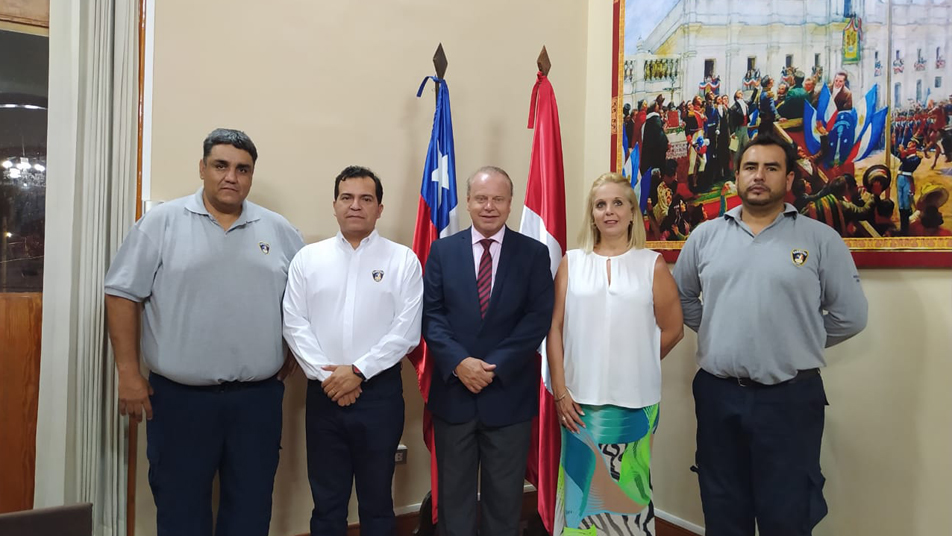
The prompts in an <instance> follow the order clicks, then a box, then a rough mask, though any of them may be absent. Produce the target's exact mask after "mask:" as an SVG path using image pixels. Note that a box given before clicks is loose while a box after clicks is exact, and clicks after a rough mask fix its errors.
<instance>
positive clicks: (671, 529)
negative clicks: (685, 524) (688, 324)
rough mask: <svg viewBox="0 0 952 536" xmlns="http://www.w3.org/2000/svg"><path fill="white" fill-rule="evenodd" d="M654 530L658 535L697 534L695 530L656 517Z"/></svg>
mask: <svg viewBox="0 0 952 536" xmlns="http://www.w3.org/2000/svg"><path fill="white" fill-rule="evenodd" d="M655 531H657V533H658V536H699V535H698V534H697V533H696V532H692V531H690V530H688V529H685V528H682V527H679V526H677V525H674V524H672V523H668V522H667V521H665V520H663V519H658V518H656V519H655Z"/></svg>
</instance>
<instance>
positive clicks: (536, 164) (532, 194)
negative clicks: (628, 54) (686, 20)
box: [519, 72, 565, 533]
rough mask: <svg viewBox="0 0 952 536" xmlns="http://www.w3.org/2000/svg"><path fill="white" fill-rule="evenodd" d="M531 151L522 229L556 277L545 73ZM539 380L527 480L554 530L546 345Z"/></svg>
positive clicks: (553, 424) (557, 180)
mask: <svg viewBox="0 0 952 536" xmlns="http://www.w3.org/2000/svg"><path fill="white" fill-rule="evenodd" d="M529 128H531V129H533V130H534V131H535V132H534V134H533V137H532V154H531V156H530V160H529V180H528V183H527V184H526V202H525V207H524V208H523V209H522V222H521V223H520V225H519V232H521V233H522V234H524V235H526V236H529V237H531V238H535V239H536V240H538V241H539V242H542V243H543V244H545V245H546V247H548V248H549V263H550V268H551V270H552V277H555V273H556V271H557V270H558V268H559V263H561V262H562V255H564V254H565V171H564V168H563V166H562V134H561V133H560V132H559V108H558V105H557V104H556V102H555V91H554V90H553V89H552V84H551V83H549V79H548V78H547V77H546V75H544V74H542V73H541V72H540V73H539V74H538V77H537V78H536V83H535V86H533V88H532V100H531V104H530V105H529ZM541 350H542V355H541V370H542V378H543V379H544V380H543V381H540V382H539V417H538V419H537V421H536V422H533V435H532V445H531V446H530V450H529V461H528V465H527V469H526V478H527V479H528V480H529V482H531V483H532V484H533V485H534V486H535V487H536V489H537V490H538V491H539V505H538V506H539V515H540V516H541V517H542V522H543V523H544V524H545V528H546V530H548V531H549V533H551V532H552V526H553V520H554V515H555V491H556V487H557V485H558V469H559V455H560V449H561V431H560V429H559V422H558V415H557V413H556V410H555V401H554V399H553V397H552V393H551V392H549V390H548V389H547V388H546V385H547V384H548V383H549V374H548V363H547V362H546V359H545V343H543V345H542V349H541Z"/></svg>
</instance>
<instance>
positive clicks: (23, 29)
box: [0, 19, 50, 37]
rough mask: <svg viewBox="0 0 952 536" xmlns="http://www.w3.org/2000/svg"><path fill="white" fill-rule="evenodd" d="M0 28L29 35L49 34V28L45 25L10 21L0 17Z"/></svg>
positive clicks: (47, 35)
mask: <svg viewBox="0 0 952 536" xmlns="http://www.w3.org/2000/svg"><path fill="white" fill-rule="evenodd" d="M0 30H3V31H7V32H17V33H23V34H30V35H42V36H43V37H49V36H50V29H49V28H48V27H46V26H34V25H32V24H23V23H20V22H10V21H7V20H2V19H0Z"/></svg>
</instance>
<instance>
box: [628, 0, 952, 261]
mask: <svg viewBox="0 0 952 536" xmlns="http://www.w3.org/2000/svg"><path fill="white" fill-rule="evenodd" d="M950 24H952V0H935V1H930V2H921V1H918V0H773V1H771V2H735V1H730V0H729V1H724V0H656V1H654V2H650V3H646V2H643V1H641V0H616V1H615V3H614V21H613V39H614V40H613V47H612V60H613V61H612V119H611V136H612V155H611V164H612V168H613V169H615V170H616V171H620V172H622V173H624V174H626V175H627V176H629V177H631V178H632V185H633V186H634V188H635V192H636V193H637V194H638V198H639V203H640V204H641V209H642V212H643V214H644V217H645V226H646V229H647V233H648V241H649V243H648V247H650V248H652V249H656V250H659V251H661V252H662V253H663V254H664V255H665V258H666V259H668V260H669V261H672V260H674V259H676V258H677V253H678V251H680V248H681V246H682V245H683V243H684V240H686V239H687V237H688V236H690V233H691V230H692V229H693V228H695V227H696V226H698V225H700V224H701V223H703V222H704V221H705V220H708V219H711V218H716V217H719V216H721V215H722V214H723V213H724V212H725V211H726V210H730V209H731V208H733V207H735V206H737V205H739V204H740V198H739V197H738V196H737V188H736V186H735V183H734V165H733V157H734V155H735V152H736V150H737V149H738V147H740V146H742V145H743V143H744V141H745V140H746V139H749V138H751V137H753V136H756V135H757V134H758V133H759V132H764V131H767V130H770V131H772V132H774V133H775V134H777V135H779V136H781V137H783V138H785V139H787V140H789V141H790V142H792V143H793V144H794V145H795V146H796V147H797V152H798V154H799V156H800V159H799V161H798V162H797V169H796V171H797V175H796V178H795V179H794V184H793V187H792V189H791V192H789V193H788V194H787V202H789V203H791V204H792V205H794V206H795V207H796V208H797V210H799V211H800V213H801V214H803V215H805V216H807V217H810V218H814V219H817V220H819V221H821V222H823V223H825V224H827V225H829V226H831V227H832V228H834V229H835V230H836V231H837V232H838V233H839V234H840V236H842V237H843V239H844V241H845V242H846V243H847V245H848V246H849V247H850V249H851V251H852V252H853V255H854V258H855V260H856V262H857V265H859V266H864V267H952V202H950V199H949V198H950V193H952V117H950V116H952V96H950V94H952V68H950V67H949V66H947V64H946V60H945V54H946V52H947V50H948V47H949V46H950V45H952V34H950V33H949V31H948V28H949V26H950Z"/></svg>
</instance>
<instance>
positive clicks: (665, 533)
mask: <svg viewBox="0 0 952 536" xmlns="http://www.w3.org/2000/svg"><path fill="white" fill-rule="evenodd" d="M537 504H538V493H537V492H535V491H530V492H527V493H525V494H524V495H523V497H522V519H523V521H528V520H530V519H531V518H532V517H533V516H535V515H536V508H537ZM418 520H419V514H418V513H417V512H410V513H407V514H402V515H399V516H397V535H398V536H415V535H414V530H416V528H417V526H418V525H419V523H418ZM655 530H656V531H657V535H658V536H698V535H697V534H695V533H694V532H691V531H689V530H687V529H684V528H681V527H679V526H677V525H673V524H671V523H669V522H667V521H664V520H663V519H655ZM301 536H308V535H307V534H302V535H301ZM347 536H360V523H354V524H352V525H350V526H348V527H347ZM420 536H428V535H420Z"/></svg>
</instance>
